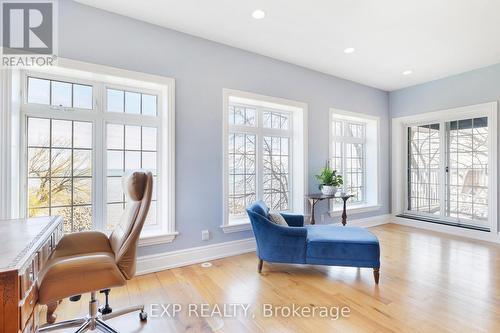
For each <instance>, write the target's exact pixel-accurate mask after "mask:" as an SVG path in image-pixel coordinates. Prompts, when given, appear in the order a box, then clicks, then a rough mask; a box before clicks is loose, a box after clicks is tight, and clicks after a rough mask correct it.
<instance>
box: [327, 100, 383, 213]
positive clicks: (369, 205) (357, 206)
mask: <svg viewBox="0 0 500 333" xmlns="http://www.w3.org/2000/svg"><path fill="white" fill-rule="evenodd" d="M342 117H345V118H355V119H358V120H353V121H352V122H353V123H361V124H364V125H365V132H364V138H363V139H362V140H363V142H364V144H365V149H364V155H365V156H364V159H363V163H364V168H365V172H364V175H363V178H364V200H363V202H356V203H352V204H351V203H349V201H347V211H348V212H351V214H356V213H365V212H371V211H376V210H379V209H381V208H382V204H381V203H380V198H381V182H380V179H381V178H380V177H381V174H382V170H381V168H380V165H381V162H380V152H381V150H380V147H381V142H380V139H381V134H380V117H378V116H374V115H370V114H366V113H361V112H353V111H347V110H342V109H337V108H330V117H329V124H328V138H329V143H328V147H329V152H328V160H331V158H332V154H333V141H334V139H335V137H336V136H334V135H333V128H332V124H333V121H334V119H335V118H342ZM359 119H365V120H366V121H359ZM368 122H372V123H374V125H375V129H376V132H377V133H376V137H377V143H376V154H377V161H376V166H377V171H376V183H377V184H376V185H375V187H376V198H375V200H372V201H371V202H368V192H369V188H368V182H367V177H368V173H367V172H366V169H367V167H366V163H367V156H366V152H367V149H366V143H367V127H368V126H367V123H368ZM355 140H356V141H353V142H355V143H356V142H359V140H360V139H355ZM341 212H342V205H335V204H334V203H333V202H332V203H331V204H330V207H329V214H330V216H331V217H336V216H340V214H341Z"/></svg>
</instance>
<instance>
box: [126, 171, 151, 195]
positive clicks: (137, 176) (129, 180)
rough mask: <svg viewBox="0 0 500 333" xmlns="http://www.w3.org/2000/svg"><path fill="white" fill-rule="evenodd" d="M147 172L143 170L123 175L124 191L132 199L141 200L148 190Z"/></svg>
mask: <svg viewBox="0 0 500 333" xmlns="http://www.w3.org/2000/svg"><path fill="white" fill-rule="evenodd" d="M146 178H147V174H146V172H143V171H133V172H128V173H125V174H124V175H123V177H122V187H123V192H124V193H125V195H126V196H127V198H128V199H130V200H132V201H141V200H142V198H143V197H144V191H145V190H146V183H147V182H146Z"/></svg>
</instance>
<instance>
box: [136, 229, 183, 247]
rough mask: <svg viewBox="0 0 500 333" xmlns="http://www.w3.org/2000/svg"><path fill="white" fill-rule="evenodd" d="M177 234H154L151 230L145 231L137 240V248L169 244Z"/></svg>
mask: <svg viewBox="0 0 500 333" xmlns="http://www.w3.org/2000/svg"><path fill="white" fill-rule="evenodd" d="M178 234H179V233H178V232H177V231H175V232H160V233H158V232H154V231H152V230H149V231H145V232H143V233H142V234H141V237H140V238H139V246H140V247H143V246H150V245H158V244H166V243H171V242H172V241H173V240H174V239H175V237H177V235H178Z"/></svg>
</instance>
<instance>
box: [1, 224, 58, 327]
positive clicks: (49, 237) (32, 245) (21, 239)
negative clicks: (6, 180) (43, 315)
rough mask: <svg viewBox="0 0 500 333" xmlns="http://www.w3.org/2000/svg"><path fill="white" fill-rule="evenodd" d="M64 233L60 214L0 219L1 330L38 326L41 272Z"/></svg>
mask: <svg viewBox="0 0 500 333" xmlns="http://www.w3.org/2000/svg"><path fill="white" fill-rule="evenodd" d="M62 236H63V230H62V218H61V217H39V218H32V219H18V220H0V333H19V332H22V333H32V332H35V331H36V329H37V328H38V312H39V310H38V307H37V299H38V287H37V279H38V273H39V272H40V271H41V270H42V269H43V268H44V265H45V263H46V262H47V259H48V258H49V256H50V255H51V254H52V251H53V250H54V248H55V247H56V245H57V243H58V242H59V240H60V239H61V237H62Z"/></svg>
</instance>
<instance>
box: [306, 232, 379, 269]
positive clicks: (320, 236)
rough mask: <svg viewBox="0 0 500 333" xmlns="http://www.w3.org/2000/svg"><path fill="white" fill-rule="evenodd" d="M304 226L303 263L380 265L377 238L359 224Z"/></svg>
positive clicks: (354, 265)
mask: <svg viewBox="0 0 500 333" xmlns="http://www.w3.org/2000/svg"><path fill="white" fill-rule="evenodd" d="M306 228H307V251H306V262H307V263H308V264H315V265H332V266H351V267H379V266H380V246H379V242H378V239H377V237H376V236H375V235H374V234H372V233H371V232H370V231H368V230H366V229H363V228H359V227H340V226H332V225H314V226H311V225H309V226H306Z"/></svg>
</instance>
